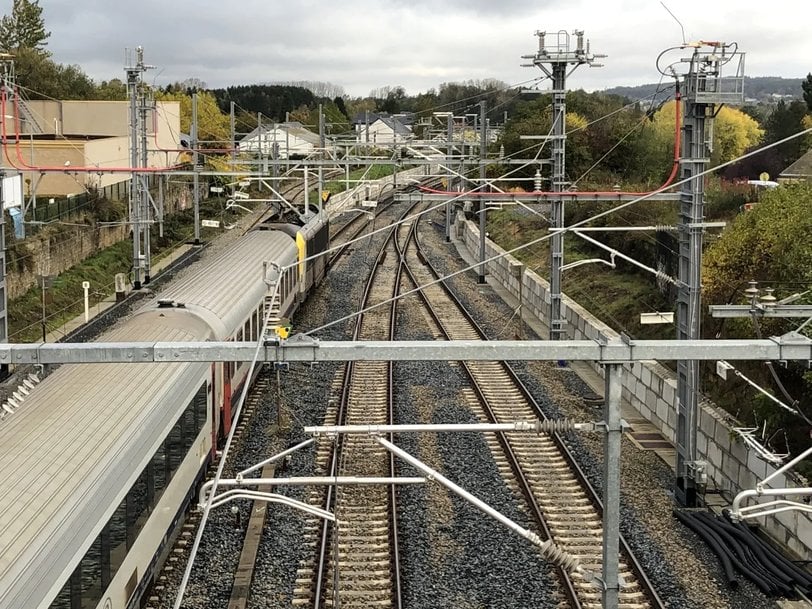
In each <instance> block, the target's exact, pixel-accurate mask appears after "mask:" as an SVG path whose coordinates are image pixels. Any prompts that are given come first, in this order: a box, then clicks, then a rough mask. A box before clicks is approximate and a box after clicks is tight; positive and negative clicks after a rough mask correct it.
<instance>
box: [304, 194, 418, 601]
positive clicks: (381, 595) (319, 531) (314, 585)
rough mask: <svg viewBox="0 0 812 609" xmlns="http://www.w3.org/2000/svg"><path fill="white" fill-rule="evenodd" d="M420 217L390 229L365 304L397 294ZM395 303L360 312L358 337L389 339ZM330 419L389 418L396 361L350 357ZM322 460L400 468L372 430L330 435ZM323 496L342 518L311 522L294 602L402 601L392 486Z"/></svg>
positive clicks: (357, 469) (347, 471)
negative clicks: (310, 549)
mask: <svg viewBox="0 0 812 609" xmlns="http://www.w3.org/2000/svg"><path fill="white" fill-rule="evenodd" d="M411 211H412V210H411V209H410V210H409V211H407V212H405V214H404V217H405V216H406V215H408V214H409V213H410V212H411ZM414 224H415V223H414V221H412V222H404V223H401V224H398V225H397V226H396V227H395V228H393V229H392V231H391V233H390V235H389V236H388V238H387V239H386V242H385V243H384V246H383V247H382V248H381V250H380V252H379V254H378V256H377V259H376V263H375V265H374V267H373V270H372V273H371V274H370V278H369V281H368V282H367V285H366V289H365V292H364V297H363V305H362V308H364V309H367V308H369V307H372V306H375V305H377V304H380V303H383V302H385V301H387V300H389V299H391V298H392V297H393V296H394V295H396V294H397V293H398V289H399V285H400V277H401V272H402V268H403V265H402V263H401V248H402V246H401V245H400V244H401V243H406V242H408V240H409V239H410V237H411V233H412V231H413V230H414ZM396 306H397V301H393V302H392V303H391V304H389V305H383V306H379V307H377V308H375V309H372V310H370V311H367V312H366V313H364V314H363V315H360V316H358V319H357V322H356V326H355V330H354V333H353V339H354V340H391V339H392V336H393V333H394V328H395V319H396V313H397V310H396ZM326 420H327V422H329V423H331V424H339V425H351V424H389V423H391V422H392V421H393V420H394V413H393V396H392V365H391V362H352V363H349V364H348V365H347V366H346V367H345V372H344V378H343V382H342V383H341V392H340V399H339V400H338V401H337V405H336V406H335V407H334V408H331V409H329V411H328V413H327V416H326ZM390 439H391V438H390ZM316 462H317V465H318V466H320V467H322V468H323V471H324V472H326V473H327V475H330V476H340V475H352V476H363V477H393V476H394V475H395V465H394V458H393V456H392V455H391V454H390V453H388V452H387V451H386V450H385V449H384V448H382V447H381V446H380V445H379V444H378V443H377V442H375V441H374V440H373V439H372V438H371V437H368V436H360V435H357V436H356V435H352V436H339V437H336V438H333V439H332V442H328V441H325V440H323V439H322V440H320V442H319V444H318V445H317V457H316ZM317 499H319V497H318V492H317V491H313V493H312V494H311V501H312V500H317ZM319 503H320V504H321V505H322V506H323V507H324V508H325V509H328V510H331V511H332V512H333V513H334V514H335V515H336V518H337V519H338V522H339V524H338V526H330V525H328V524H327V523H326V522H321V521H317V520H315V519H314V520H312V521H311V522H310V523H309V530H310V533H309V534H308V541H309V542H311V543H313V544H314V546H315V547H314V549H315V559H314V561H313V563H312V564H311V565H302V567H301V568H300V569H299V578H298V579H297V587H296V590H295V591H294V599H293V604H294V606H308V607H334V606H338V605H340V606H342V607H349V608H352V607H359V608H360V607H395V608H399V607H401V585H400V564H399V555H398V540H397V515H396V514H397V511H396V498H395V489H394V486H393V485H389V486H385V485H377V486H346V485H345V486H341V487H340V488H336V487H330V488H328V490H327V491H326V492H325V493H324V496H323V497H322V498H321V501H319Z"/></svg>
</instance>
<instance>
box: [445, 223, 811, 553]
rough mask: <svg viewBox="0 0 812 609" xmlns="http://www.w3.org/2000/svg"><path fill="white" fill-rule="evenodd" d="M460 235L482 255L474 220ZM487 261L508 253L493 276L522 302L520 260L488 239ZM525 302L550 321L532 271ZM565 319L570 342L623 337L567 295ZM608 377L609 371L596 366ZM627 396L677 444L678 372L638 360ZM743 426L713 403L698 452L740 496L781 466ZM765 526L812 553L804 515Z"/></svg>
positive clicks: (781, 481) (788, 481)
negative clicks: (751, 446)
mask: <svg viewBox="0 0 812 609" xmlns="http://www.w3.org/2000/svg"><path fill="white" fill-rule="evenodd" d="M457 235H458V236H459V237H460V238H461V239H462V241H463V242H464V244H465V246H466V248H467V249H468V251H469V252H471V253H472V255H473V256H478V253H479V228H478V226H476V225H475V224H474V223H473V222H471V221H465V220H464V219H462V218H461V217H458V219H457ZM485 248H486V252H485V254H486V258H492V257H494V256H498V255H502V257H501V258H499V259H498V260H494V261H493V262H490V263H488V266H487V273H488V274H489V275H490V276H491V278H493V279H494V280H496V281H497V282H498V283H499V284H501V285H502V286H504V287H505V288H506V289H507V290H508V291H509V292H510V293H511V294H512V295H513V296H514V297H515V298H518V291H519V283H518V279H516V278H514V277H513V276H512V275H511V273H510V267H509V265H510V262H511V261H516V259H515V258H514V257H513V256H511V255H509V254H505V251H504V250H503V249H502V248H500V247H499V246H498V245H496V244H494V243H493V242H491V240H490V239H487V240H486V242H485ZM523 282H524V283H523V286H522V290H523V299H524V306H525V307H526V310H528V311H529V312H531V313H532V314H533V315H535V316H536V317H538V318H539V319H546V318H547V314H548V311H549V304H550V297H549V284H548V282H547V281H546V280H544V279H542V278H541V277H539V276H538V275H537V274H536V273H534V272H533V271H531V270H527V271H526V272H525V274H524V278H523ZM561 308H562V316H563V317H564V318H565V319H566V320H567V332H568V338H571V339H576V340H582V339H596V338H598V336H599V335H603V336H605V337H607V338H610V339H611V338H617V337H618V333H617V332H615V331H614V330H612V329H611V328H610V327H609V326H607V325H606V324H605V323H603V322H602V321H600V320H599V319H597V318H596V317H595V316H594V315H592V314H591V313H589V311H587V310H586V309H584V308H583V307H582V306H581V305H579V304H578V303H577V302H575V301H574V300H572V299H571V298H568V297H567V296H566V295H564V297H563V299H562V304H561ZM592 365H593V366H594V367H595V369H596V370H597V371H598V372H599V373H600V374H601V375H603V369H602V368H601V367H600V366H598V365H597V364H594V363H593V364H592ZM623 398H624V399H625V400H627V401H628V402H629V403H630V404H631V405H632V406H633V407H634V408H635V409H636V410H637V411H638V412H639V413H640V415H641V416H643V417H644V418H646V419H648V420H649V421H651V422H652V423H653V424H654V425H655V426H656V427H657V428H659V430H660V432H661V433H662V434H663V435H664V436H666V437H667V438H668V439H669V440H671V441H672V442H674V440H675V438H676V428H677V408H676V402H677V381H676V378H675V376H674V373H673V372H672V371H671V370H669V369H667V368H665V367H664V366H661V365H660V364H658V363H657V362H655V361H647V362H637V363H636V364H635V365H634V366H631V365H626V366H624V374H623ZM736 426H738V424H737V423H736V421H735V420H734V419H733V418H732V417H731V416H730V415H728V414H727V413H726V412H724V411H722V410H721V409H719V408H717V407H715V406H714V405H713V404H712V403H709V402H703V403H702V404H701V405H700V413H699V429H698V432H697V448H698V452H699V458H700V459H702V460H706V461H707V462H708V468H709V469H708V475H709V477H710V479H711V480H712V481H713V483H712V484H711V485H709V486H710V487H712V486H713V485H714V484H715V485H716V487H718V488H719V489H722V490H724V491H727V492H728V493H730V494H732V495H735V494H736V493H738V492H739V491H742V490H744V489H748V488H753V487H755V484H756V482H757V481H758V480H762V479H764V478H765V477H766V476H767V475H769V474H771V473H773V472H774V471H775V468H774V467H772V466H770V465H768V464H767V463H766V462H764V461H762V460H761V459H759V458H758V457H756V455H755V453H753V452H752V451H749V450H748V449H747V447H746V446H745V445H744V443H743V442H742V441H741V440H739V439H738V436H737V435H736V434H735V432H733V427H736ZM770 486H771V487H773V488H785V487H796V486H807V484H806V482H805V481H804V480H803V479H801V478H800V477H796V476H795V475H794V474H792V473H790V475H789V476H784V475H779V476H778V477H777V478H776V479H775V480H774V481H772V482H771V484H770ZM760 524H761V525H762V526H763V527H764V528H765V530H766V531H767V532H768V533H769V534H770V535H772V536H773V537H774V538H775V539H776V540H777V541H778V542H780V543H781V544H783V545H785V546H787V547H789V548H790V549H791V550H792V551H793V552H795V553H797V554H798V556H800V557H809V556H810V553H812V519H810V517H809V516H808V515H805V514H800V513H798V512H786V513H784V514H778V515H776V516H775V517H767V518H762V519H760Z"/></svg>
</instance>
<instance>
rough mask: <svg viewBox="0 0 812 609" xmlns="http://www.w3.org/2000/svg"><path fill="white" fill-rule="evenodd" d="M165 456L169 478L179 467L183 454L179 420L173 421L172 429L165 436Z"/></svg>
mask: <svg viewBox="0 0 812 609" xmlns="http://www.w3.org/2000/svg"><path fill="white" fill-rule="evenodd" d="M166 456H167V462H168V463H169V472H170V476H169V478H170V479H171V476H172V474H174V473H175V472H176V471H177V469H178V467H180V464H181V462H182V461H183V456H184V452H183V441H182V436H181V429H180V421H178V422H177V423H175V425H174V427H172V431H170V432H169V435H168V436H167V438H166Z"/></svg>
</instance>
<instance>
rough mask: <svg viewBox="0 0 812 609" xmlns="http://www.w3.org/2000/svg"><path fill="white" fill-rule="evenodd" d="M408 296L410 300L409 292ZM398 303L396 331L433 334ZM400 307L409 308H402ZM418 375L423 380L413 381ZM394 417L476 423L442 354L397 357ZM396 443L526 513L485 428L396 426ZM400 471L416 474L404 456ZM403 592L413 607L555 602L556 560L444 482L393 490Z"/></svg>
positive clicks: (457, 375) (412, 336)
mask: <svg viewBox="0 0 812 609" xmlns="http://www.w3.org/2000/svg"><path fill="white" fill-rule="evenodd" d="M410 302H414V300H413V299H410ZM411 308H412V307H410V306H409V305H408V304H407V305H406V306H401V308H400V309H401V315H400V317H401V319H399V324H398V326H399V327H400V328H405V329H406V330H405V331H402V332H400V333H399V335H398V337H397V338H398V339H399V340H429V339H431V336H430V335H429V334H427V332H425V331H423V330H421V329H420V328H421V326H424V325H425V322H424V321H423V317H422V316H421V315H419V314H412V312H411V311H410V309H411ZM404 309H405V310H406V311H404ZM417 379H419V380H417ZM395 385H396V388H397V392H396V394H395V395H396V409H397V410H396V411H397V422H398V423H418V422H421V423H455V422H476V419H475V417H474V416H473V415H472V414H471V412H470V411H469V410H468V409H467V408H466V407H465V406H462V405H460V402H461V397H460V390H461V389H462V388H463V387H466V386H468V380H467V378H466V377H465V376H463V374H462V372H461V370H460V369H459V368H457V367H456V366H452V365H451V364H449V363H446V362H398V363H397V364H396V365H395ZM397 442H398V445H399V446H400V447H402V448H403V449H405V450H406V451H408V452H409V453H411V454H412V455H414V456H416V457H417V458H419V459H420V460H421V461H423V462H424V463H426V464H428V465H429V466H431V467H433V468H435V469H437V470H439V471H441V472H442V473H443V474H444V475H446V476H447V477H448V478H450V479H451V480H452V481H454V482H456V483H458V484H459V485H461V486H462V487H463V488H465V489H466V490H467V491H469V492H471V493H473V494H474V495H475V496H476V497H478V498H480V499H482V500H483V501H485V502H487V503H488V504H489V505H491V506H493V507H495V508H496V509H498V510H499V511H501V512H502V513H503V514H505V515H506V516H508V517H509V518H511V519H513V520H514V521H516V522H517V523H519V524H520V525H522V526H524V527H529V526H530V522H529V519H528V517H527V515H526V513H525V512H523V511H522V510H521V509H520V508H519V504H518V503H517V500H516V497H515V496H514V494H513V492H512V491H511V490H510V489H509V488H508V487H507V486H506V485H505V482H504V480H503V479H502V477H501V475H500V473H499V471H498V470H497V468H496V465H495V463H494V461H493V458H492V456H491V453H490V450H489V448H488V446H487V445H486V443H485V441H484V438H483V437H482V435H481V434H451V433H440V434H401V435H400V436H399V437H398V438H397ZM399 470H400V471H399V475H404V476H411V475H420V474H419V473H418V472H417V471H416V470H414V469H412V468H411V467H410V466H408V465H402V466H400V468H399ZM399 499H400V503H399V509H398V513H399V530H400V532H401V534H400V540H399V541H400V548H401V558H402V571H403V577H404V582H403V587H402V589H403V598H404V604H405V607H407V608H409V609H424V608H425V609H433V608H436V607H472V608H473V607H499V608H505V609H507V608H514V607H515V608H516V609H520V608H521V609H523V608H526V607H540V608H545V607H555V606H556V602H557V600H558V598H557V597H556V596H554V595H551V594H550V591H551V590H552V591H556V590H557V581H556V579H555V574H554V572H553V569H552V568H551V567H550V566H549V565H547V564H546V563H544V561H542V560H541V559H540V557H539V555H538V553H537V552H536V551H534V549H533V548H532V546H531V545H530V544H529V543H528V542H526V541H525V540H523V539H522V538H520V537H519V536H518V535H516V534H515V533H513V532H512V531H510V530H508V529H507V528H506V527H504V526H503V525H502V524H500V523H498V522H496V521H494V520H492V519H491V518H490V517H487V516H485V515H484V514H482V513H481V512H480V511H479V510H477V509H476V508H475V507H474V506H472V505H471V504H470V503H468V502H467V501H464V500H462V499H460V498H458V497H457V496H456V495H454V494H453V493H451V491H449V490H447V489H446V488H445V487H443V486H442V485H440V484H438V483H436V482H428V483H427V484H425V485H415V486H409V487H404V488H403V489H402V490H401V491H400V495H399Z"/></svg>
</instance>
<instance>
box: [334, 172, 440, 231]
mask: <svg viewBox="0 0 812 609" xmlns="http://www.w3.org/2000/svg"><path fill="white" fill-rule="evenodd" d="M433 169H436V167H435V166H431V165H426V166H424V167H417V168H415V169H407V170H406V171H399V172H398V173H397V183H398V185H402V184H404V183H405V182H406V180H407V179H410V178H420V177H422V176H424V175H426V174H429V173H432V170H433ZM394 181H395V176H391V175H390V176H386V177H385V178H380V179H379V180H375V181H373V182H368V183H366V184H358V185H357V186H356V187H355V188H351V189H350V190H345V191H344V192H340V193H338V194H337V195H335V196H333V197H330V202H329V203H328V204H327V213H328V214H329V216H330V217H331V218H333V217H335V216H337V215H338V214H340V213H341V212H344V211H346V210H348V209H352V208H354V207H359V206H360V205H361V201H377V200H378V196H379V195H380V193H381V192H382V191H383V190H384V187H387V186H388V185H389V184H393V183H394ZM385 194H391V188H390V189H389V192H387V193H385Z"/></svg>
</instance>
